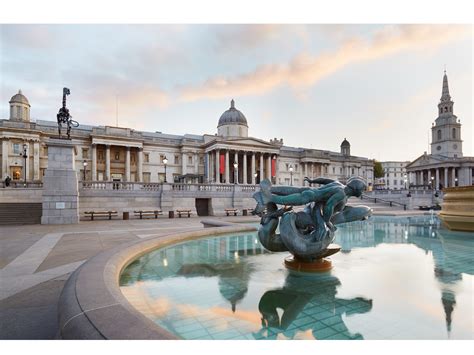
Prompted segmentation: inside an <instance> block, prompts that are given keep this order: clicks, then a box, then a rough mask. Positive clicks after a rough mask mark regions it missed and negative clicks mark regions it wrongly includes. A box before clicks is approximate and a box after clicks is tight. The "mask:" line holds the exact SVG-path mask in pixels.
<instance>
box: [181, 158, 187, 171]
mask: <svg viewBox="0 0 474 355" xmlns="http://www.w3.org/2000/svg"><path fill="white" fill-rule="evenodd" d="M186 158H187V154H186V153H182V154H181V175H186V173H187V171H186V165H187V164H188V162H187V161H186Z"/></svg>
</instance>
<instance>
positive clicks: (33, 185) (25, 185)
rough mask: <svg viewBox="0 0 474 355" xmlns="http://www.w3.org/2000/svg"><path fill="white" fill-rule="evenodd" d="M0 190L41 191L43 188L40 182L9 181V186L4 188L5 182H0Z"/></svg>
mask: <svg viewBox="0 0 474 355" xmlns="http://www.w3.org/2000/svg"><path fill="white" fill-rule="evenodd" d="M0 188H13V189H16V188H19V189H41V188H43V182H42V181H27V182H24V181H10V183H9V185H8V186H6V184H5V181H0Z"/></svg>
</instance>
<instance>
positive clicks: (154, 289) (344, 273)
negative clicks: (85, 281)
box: [121, 217, 474, 339]
mask: <svg viewBox="0 0 474 355" xmlns="http://www.w3.org/2000/svg"><path fill="white" fill-rule="evenodd" d="M430 222H431V223H430ZM472 236H473V235H472V233H460V232H450V231H447V230H444V229H443V228H442V227H441V226H440V225H439V222H438V221H437V220H433V221H430V219H429V218H426V217H421V218H420V217H416V218H373V219H372V220H370V221H369V222H364V223H358V222H354V223H351V224H347V225H342V226H340V227H339V230H338V231H337V234H336V243H338V244H340V245H341V247H342V250H341V251H342V253H340V254H336V255H335V256H334V257H333V261H334V264H335V268H334V270H333V271H332V272H331V273H326V274H319V275H315V276H312V277H306V276H302V275H301V274H294V273H289V272H288V271H287V270H286V269H285V268H284V266H283V264H282V260H283V257H284V256H285V255H286V254H285V253H283V254H282V253H275V254H272V253H268V252H266V251H265V250H264V249H263V247H262V246H261V245H260V244H259V243H258V240H257V238H256V235H254V234H246V235H232V236H223V237H217V238H208V239H202V240H196V241H192V242H187V243H183V244H180V245H174V246H171V247H169V248H167V249H163V250H158V251H155V252H152V253H149V254H146V255H144V256H142V257H141V258H140V259H138V260H136V261H135V262H133V263H132V264H131V265H129V266H128V267H127V268H126V269H125V270H124V272H123V273H122V275H121V285H122V286H123V290H124V294H126V296H127V295H129V297H130V298H129V300H130V302H131V303H132V304H134V305H135V306H136V307H137V308H139V307H142V308H140V309H142V310H145V311H143V312H144V314H145V312H147V313H146V315H147V316H148V317H150V318H151V319H153V320H154V321H155V322H157V323H158V324H160V325H161V326H164V327H165V328H166V329H168V330H170V331H173V332H174V333H175V334H178V335H180V336H182V337H183V338H187V339H211V338H212V339H229V338H245V339H301V338H307V339H363V338H369V339H387V338H397V339H406V338H409V337H410V333H409V332H411V333H413V337H415V336H416V337H418V338H423V337H424V338H431V339H433V338H440V337H443V336H446V332H447V333H448V334H450V332H452V333H453V334H454V335H453V337H456V338H466V337H469V335H466V334H469V331H471V333H472V320H471V321H469V319H470V318H472V302H471V305H470V306H469V304H466V297H469V296H470V297H471V298H472V287H471V288H469V287H467V286H468V285H467V284H466V280H467V282H469V281H470V280H471V279H469V277H471V275H473V274H474V260H473V255H474V238H473V237H472ZM390 244H397V246H393V247H390V246H389V245H390ZM420 250H422V251H423V253H420ZM423 254H424V255H423ZM397 258H399V260H400V261H398V259H397ZM386 262H391V263H392V264H391V265H392V266H390V267H384V266H385V263H386ZM399 264H400V266H403V271H399V270H398V265H399ZM430 270H432V273H431V275H432V277H430ZM412 271H413V275H411V274H410V273H411V272H412ZM417 271H419V272H417ZM395 273H398V274H397V275H395ZM368 275H370V276H368ZM417 277H418V278H417ZM463 278H464V279H463ZM420 285H421V288H420ZM466 285H467V286H466ZM134 289H135V291H134ZM336 295H338V296H339V297H336ZM357 296H359V297H357ZM392 296H393V297H392ZM132 298H133V299H132ZM142 300H146V302H140V301H142ZM145 303H146V304H145ZM468 303H469V302H468ZM469 307H471V309H470V308H469ZM397 322H398V324H394V323H397ZM413 324H417V327H416V330H409V329H411V328H412V326H413ZM397 331H398V332H400V333H396V332H397ZM443 334H444V335H443ZM471 338H472V335H471Z"/></svg>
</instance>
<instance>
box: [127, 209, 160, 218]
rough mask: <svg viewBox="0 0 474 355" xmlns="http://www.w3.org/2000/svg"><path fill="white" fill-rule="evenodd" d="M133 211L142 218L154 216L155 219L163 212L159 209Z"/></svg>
mask: <svg viewBox="0 0 474 355" xmlns="http://www.w3.org/2000/svg"><path fill="white" fill-rule="evenodd" d="M133 213H134V214H135V217H136V216H140V219H143V217H153V216H155V219H156V218H158V215H162V214H163V212H162V211H161V210H149V211H143V210H140V211H133Z"/></svg>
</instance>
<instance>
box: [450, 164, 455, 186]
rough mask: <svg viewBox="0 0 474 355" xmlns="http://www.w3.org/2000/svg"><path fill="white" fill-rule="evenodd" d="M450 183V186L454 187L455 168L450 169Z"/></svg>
mask: <svg viewBox="0 0 474 355" xmlns="http://www.w3.org/2000/svg"><path fill="white" fill-rule="evenodd" d="M451 183H452V186H456V168H455V167H453V168H452V169H451Z"/></svg>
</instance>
